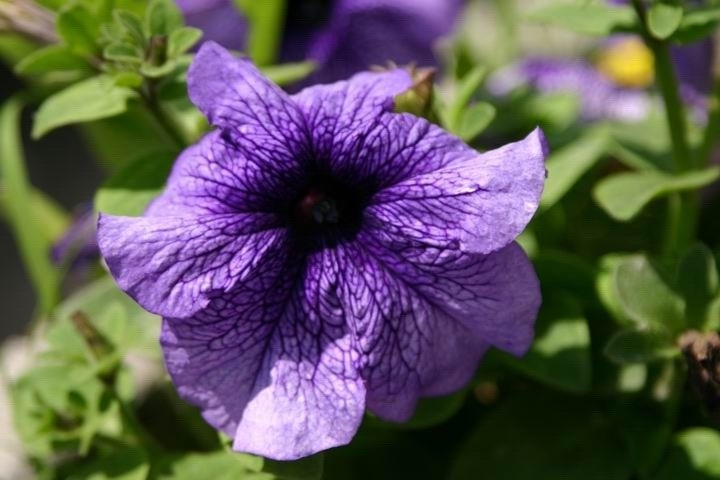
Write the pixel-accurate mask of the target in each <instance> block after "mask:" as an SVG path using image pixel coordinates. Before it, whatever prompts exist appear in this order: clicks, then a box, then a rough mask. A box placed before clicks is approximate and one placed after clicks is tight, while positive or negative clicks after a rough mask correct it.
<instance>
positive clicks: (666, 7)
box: [648, 2, 683, 40]
mask: <svg viewBox="0 0 720 480" xmlns="http://www.w3.org/2000/svg"><path fill="white" fill-rule="evenodd" d="M682 18H683V7H682V6H680V5H670V4H667V3H660V2H656V3H654V4H653V5H652V6H651V7H650V10H649V11H648V29H649V30H650V33H652V35H653V36H654V37H655V38H657V39H659V40H665V39H666V38H668V37H670V35H672V34H673V33H675V30H677V29H678V27H679V26H680V22H682Z"/></svg>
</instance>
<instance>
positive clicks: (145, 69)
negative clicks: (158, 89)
mask: <svg viewBox="0 0 720 480" xmlns="http://www.w3.org/2000/svg"><path fill="white" fill-rule="evenodd" d="M176 68H177V62H176V61H175V60H168V61H167V62H165V63H163V64H162V65H151V64H150V63H147V62H145V63H143V64H142V66H141V67H140V73H142V74H143V75H145V76H146V77H150V78H160V77H164V76H166V75H168V74H170V73H171V72H172V71H173V70H175V69H176Z"/></svg>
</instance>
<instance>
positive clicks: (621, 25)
mask: <svg viewBox="0 0 720 480" xmlns="http://www.w3.org/2000/svg"><path fill="white" fill-rule="evenodd" d="M528 16H529V18H530V19H531V20H534V21H537V22H541V23H546V24H551V25H557V26H560V27H563V28H567V29H568V30H572V31H574V32H578V33H583V34H587V35H596V36H607V35H609V34H611V33H617V32H629V31H633V30H635V28H636V18H635V12H633V11H632V9H631V8H630V7H618V6H610V5H602V4H601V3H592V4H590V3H588V4H570V5H550V6H547V7H541V8H539V9H536V10H533V11H531V12H530V13H529V14H528Z"/></svg>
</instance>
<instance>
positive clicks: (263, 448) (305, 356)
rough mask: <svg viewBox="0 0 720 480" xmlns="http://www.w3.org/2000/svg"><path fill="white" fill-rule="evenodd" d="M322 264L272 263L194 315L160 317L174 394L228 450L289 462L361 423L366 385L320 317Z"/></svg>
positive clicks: (352, 356)
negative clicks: (227, 439)
mask: <svg viewBox="0 0 720 480" xmlns="http://www.w3.org/2000/svg"><path fill="white" fill-rule="evenodd" d="M326 266H328V265H323V264H322V263H317V262H314V261H313V259H310V260H309V261H308V266H307V267H305V268H302V267H298V266H297V265H295V266H293V265H280V264H279V263H278V262H277V261H275V262H273V265H272V266H267V265H266V267H267V268H265V269H264V272H259V271H258V272H256V274H255V275H256V278H252V279H248V281H247V282H245V283H244V284H243V285H242V286H241V288H239V289H238V290H237V291H234V292H231V294H227V295H224V296H222V297H221V298H218V299H216V300H215V301H213V303H212V304H211V305H210V306H209V308H207V309H205V310H204V311H203V312H201V313H199V314H198V315H197V316H196V317H194V318H192V319H189V320H179V321H178V320H169V321H166V322H165V330H164V333H163V348H164V351H165V355H166V359H167V363H168V369H169V371H170V373H171V376H172V378H173V381H174V382H175V384H176V385H177V387H178V390H179V392H180V394H181V395H182V396H183V397H184V398H186V399H187V400H188V401H190V402H192V403H195V404H197V405H198V406H200V408H201V409H202V411H203V415H204V417H205V418H206V419H207V420H208V421H209V422H210V423H211V424H213V425H214V426H216V427H217V428H220V429H222V430H223V431H225V432H226V433H228V434H229V435H230V436H232V437H234V444H233V448H234V449H236V450H239V451H244V452H250V453H255V454H259V455H263V456H265V457H269V458H273V459H277V460H293V459H296V458H300V457H303V456H307V455H311V454H313V453H316V452H318V451H320V450H325V449H328V448H331V447H335V446H338V445H343V444H345V443H348V442H349V441H350V440H351V439H352V437H353V436H354V434H355V432H356V431H357V428H358V427H359V425H360V422H361V420H362V415H363V411H364V409H365V386H364V383H363V381H362V378H361V377H360V375H359V372H358V371H357V369H356V365H357V361H358V359H357V354H356V353H355V351H354V349H353V348H352V347H353V345H352V343H353V340H352V336H351V334H350V331H349V329H348V328H347V326H346V325H345V324H344V322H342V321H340V319H336V321H335V322H333V321H332V319H330V318H327V317H325V316H324V315H323V311H326V309H327V307H328V306H327V305H325V306H323V302H324V301H326V300H327V299H323V298H321V297H322V295H324V293H323V292H328V291H329V290H328V289H327V287H328V284H327V283H326V282H325V280H324V279H325V278H326V277H325V276H326V272H323V268H324V267H326ZM330 267H332V268H334V266H332V265H331V266H330Z"/></svg>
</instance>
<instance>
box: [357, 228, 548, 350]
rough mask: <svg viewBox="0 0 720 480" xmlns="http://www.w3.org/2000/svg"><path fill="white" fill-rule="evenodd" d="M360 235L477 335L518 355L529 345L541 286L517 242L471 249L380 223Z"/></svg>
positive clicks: (393, 268) (389, 264) (395, 269)
mask: <svg viewBox="0 0 720 480" xmlns="http://www.w3.org/2000/svg"><path fill="white" fill-rule="evenodd" d="M360 241H361V242H362V243H363V245H364V246H365V248H366V249H367V250H368V251H370V252H372V254H373V255H374V256H375V257H377V258H378V259H380V260H381V261H382V262H383V264H384V265H385V266H386V267H387V268H388V269H389V270H390V271H392V272H394V274H395V275H397V276H398V277H399V278H402V279H404V281H406V282H407V283H408V284H410V285H412V286H413V288H414V289H415V290H416V292H417V294H418V295H420V296H422V297H423V298H425V299H427V301H428V302H430V303H431V304H433V305H437V306H438V308H439V309H440V310H441V311H442V312H443V313H444V314H446V315H448V316H449V317H451V318H453V319H454V321H457V322H460V323H461V324H463V325H465V327H467V328H468V329H469V330H470V331H471V332H472V333H473V335H475V336H476V337H477V338H479V339H482V340H483V341H485V342H487V343H488V344H491V345H493V346H496V347H498V348H501V349H503V350H505V351H508V352H510V353H513V354H515V355H523V354H524V353H525V352H526V351H527V349H528V348H529V346H530V343H531V342H532V338H533V326H534V323H535V318H536V316H537V311H538V309H539V307H540V287H539V282H538V279H537V276H536V275H535V272H534V270H533V267H532V263H531V262H530V260H529V259H528V258H527V255H525V253H524V252H523V251H522V249H521V248H520V247H518V246H517V245H516V244H514V243H511V244H510V245H508V246H506V247H504V248H503V249H501V250H499V251H497V252H493V253H491V254H489V255H477V254H466V253H463V252H461V251H459V250H457V249H453V248H452V247H438V246H436V245H432V244H428V243H426V242H424V241H423V240H422V239H415V238H411V237H407V236H403V235H397V234H395V233H392V232H391V231H389V230H384V229H381V228H375V229H368V230H367V231H366V232H364V234H363V236H362V237H361V238H360Z"/></svg>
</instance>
